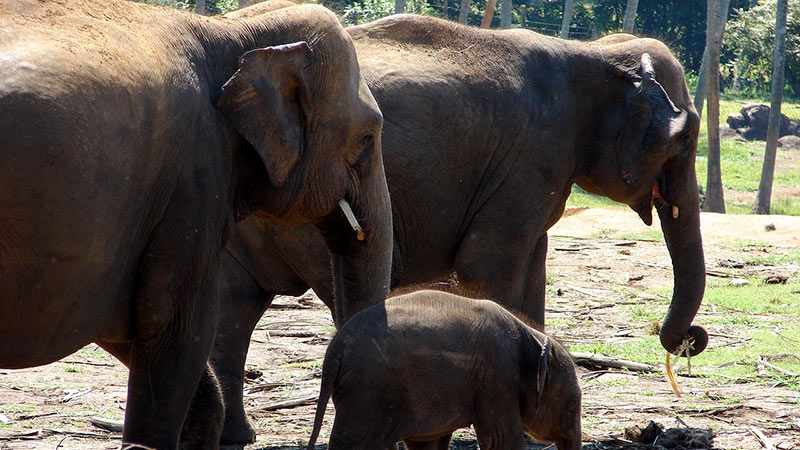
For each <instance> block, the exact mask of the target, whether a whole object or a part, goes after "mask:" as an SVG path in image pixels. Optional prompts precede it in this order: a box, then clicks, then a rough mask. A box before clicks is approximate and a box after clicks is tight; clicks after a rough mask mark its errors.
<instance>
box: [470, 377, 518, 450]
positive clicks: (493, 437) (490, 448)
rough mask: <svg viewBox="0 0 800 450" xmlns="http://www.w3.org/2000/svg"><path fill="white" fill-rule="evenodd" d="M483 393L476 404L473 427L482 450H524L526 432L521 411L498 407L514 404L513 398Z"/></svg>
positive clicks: (487, 392)
mask: <svg viewBox="0 0 800 450" xmlns="http://www.w3.org/2000/svg"><path fill="white" fill-rule="evenodd" d="M493 394H495V393H492V392H489V391H483V392H482V393H481V394H480V395H479V398H478V400H477V402H476V407H475V420H474V422H473V424H472V425H473V427H474V428H475V435H476V436H477V438H478V446H479V447H480V448H481V450H522V448H523V447H524V446H525V432H524V431H523V428H522V421H521V419H520V416H519V410H517V411H514V408H503V407H498V405H510V404H513V402H514V399H513V398H498V397H496V396H494V395H493Z"/></svg>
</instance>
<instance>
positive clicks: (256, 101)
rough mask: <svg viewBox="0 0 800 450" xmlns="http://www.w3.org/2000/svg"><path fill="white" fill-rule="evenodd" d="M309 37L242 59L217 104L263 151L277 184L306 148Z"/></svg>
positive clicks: (257, 147) (309, 100)
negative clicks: (306, 76)
mask: <svg viewBox="0 0 800 450" xmlns="http://www.w3.org/2000/svg"><path fill="white" fill-rule="evenodd" d="M310 55H311V48H310V47H309V46H308V44H306V43H305V42H295V43H292V44H286V45H279V46H275V47H266V48H259V49H256V50H251V51H249V52H247V53H245V54H244V55H243V56H242V57H241V59H239V70H237V71H236V73H235V74H233V76H232V77H231V78H230V79H229V80H228V81H227V82H226V83H225V85H223V86H222V93H221V94H220V96H219V98H218V99H217V102H216V105H217V108H219V109H220V110H221V111H222V112H223V113H224V114H225V116H226V117H227V118H228V119H229V120H230V121H231V123H232V124H233V126H234V127H235V128H236V130H237V131H238V132H239V134H241V135H242V136H244V138H245V139H247V142H249V143H250V145H252V146H253V148H254V149H255V150H256V152H258V155H259V156H260V157H261V160H262V161H263V162H264V167H265V168H266V169H267V174H268V176H269V180H270V182H271V183H272V185H273V186H276V187H278V186H281V185H283V184H284V183H285V182H286V179H287V177H288V176H289V173H290V172H291V170H292V168H293V167H294V165H295V164H296V163H297V160H298V158H299V157H300V153H301V151H302V148H303V145H304V144H303V136H304V131H305V126H306V124H307V123H308V120H309V114H310V113H311V95H310V92H309V90H308V84H307V83H306V79H305V75H304V68H305V67H306V66H307V65H308V63H309V60H310Z"/></svg>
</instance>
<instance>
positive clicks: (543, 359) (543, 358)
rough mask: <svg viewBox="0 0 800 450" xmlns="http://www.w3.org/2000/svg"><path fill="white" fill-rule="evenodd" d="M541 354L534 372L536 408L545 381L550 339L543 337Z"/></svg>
mask: <svg viewBox="0 0 800 450" xmlns="http://www.w3.org/2000/svg"><path fill="white" fill-rule="evenodd" d="M541 346H542V352H541V354H540V355H539V364H538V367H539V368H538V370H537V371H536V408H538V407H539V399H540V398H542V393H543V392H544V382H545V380H546V379H547V358H548V355H549V354H550V338H549V337H547V336H545V337H544V343H543V344H541Z"/></svg>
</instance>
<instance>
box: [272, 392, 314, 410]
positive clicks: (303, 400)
mask: <svg viewBox="0 0 800 450" xmlns="http://www.w3.org/2000/svg"><path fill="white" fill-rule="evenodd" d="M318 397H319V396H318V395H317V394H314V395H308V396H306V397H300V398H293V399H291V400H284V401H280V402H275V403H269V404H266V405H264V406H262V407H261V408H258V410H259V411H275V410H277V409H288V408H296V407H298V406H303V405H310V404H312V403H314V402H316V401H317V398H318Z"/></svg>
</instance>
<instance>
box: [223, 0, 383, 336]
mask: <svg viewBox="0 0 800 450" xmlns="http://www.w3.org/2000/svg"><path fill="white" fill-rule="evenodd" d="M326 14H328V15H330V17H331V22H332V23H331V24H330V26H329V27H328V28H327V29H326V30H324V32H320V33H317V35H318V36H319V38H316V39H311V40H309V42H308V43H307V42H305V41H301V42H295V43H292V44H286V45H280V46H275V47H268V48H260V49H256V50H252V51H249V52H247V53H245V54H244V56H242V57H241V59H240V61H239V69H238V71H237V72H236V73H235V74H234V75H233V76H232V77H231V78H230V79H229V80H228V81H227V83H225V85H224V86H223V87H222V92H221V94H220V95H219V98H218V99H217V107H218V108H219V109H220V110H221V111H222V112H223V113H224V115H225V116H226V117H227V119H228V120H229V122H230V123H231V124H232V126H233V128H235V130H236V131H237V132H238V134H239V135H240V138H239V139H238V140H239V147H240V151H239V152H237V153H235V156H234V173H235V177H236V178H237V180H236V192H235V193H234V203H235V206H234V213H235V215H236V218H237V220H239V219H241V218H244V217H245V216H246V215H248V214H255V215H258V216H262V217H266V218H268V219H270V220H273V221H277V222H280V223H283V224H289V225H300V224H305V223H311V224H313V225H315V226H316V227H317V228H319V229H320V230H321V231H322V233H323V235H324V236H325V238H326V241H327V244H328V246H329V248H330V250H331V253H332V255H333V272H334V284H335V292H336V308H335V309H336V310H335V311H334V315H335V317H336V322H337V324H339V325H341V324H343V323H344V321H345V320H346V319H347V318H349V317H350V316H351V315H353V314H354V313H355V312H357V311H359V310H360V309H362V308H363V307H365V306H368V305H370V304H372V303H376V302H379V301H382V300H383V299H384V298H385V297H386V294H387V292H388V288H389V270H390V264H391V251H392V241H391V239H392V235H391V233H392V231H391V230H392V223H391V208H390V204H389V193H388V190H387V187H386V178H385V175H384V172H383V161H382V156H381V140H380V133H381V126H382V121H383V117H382V115H381V113H380V110H379V109H378V106H377V103H376V102H375V99H374V98H373V97H372V94H371V93H370V91H369V89H368V88H367V85H366V83H365V82H364V80H363V79H362V77H361V75H360V72H359V66H358V62H357V59H356V55H355V50H354V48H353V45H352V41H351V40H350V38H349V36H347V35H346V33H344V30H343V29H342V28H341V26H340V25H339V24H338V22H336V19H335V18H334V17H333V16H332V14H330V13H326ZM290 38H291V37H290ZM284 42H286V41H284ZM346 215H347V216H349V217H346ZM351 224H352V225H351Z"/></svg>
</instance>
